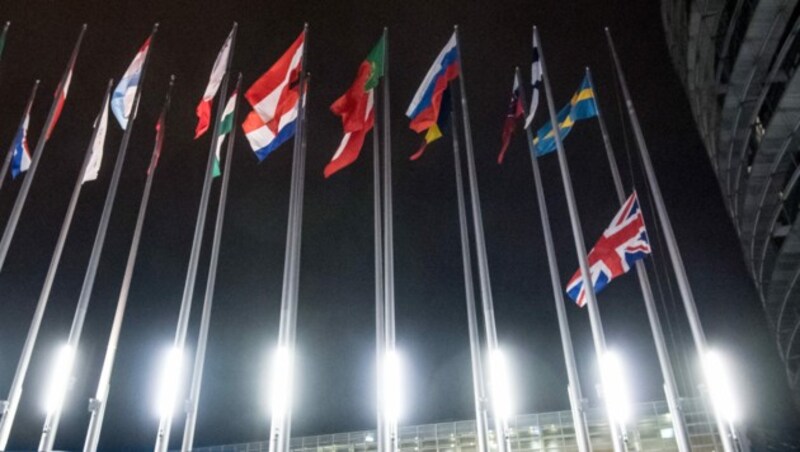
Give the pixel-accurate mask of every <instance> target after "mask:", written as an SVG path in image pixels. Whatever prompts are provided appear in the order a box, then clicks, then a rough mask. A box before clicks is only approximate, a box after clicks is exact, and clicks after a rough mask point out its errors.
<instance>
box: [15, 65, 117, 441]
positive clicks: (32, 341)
mask: <svg viewBox="0 0 800 452" xmlns="http://www.w3.org/2000/svg"><path fill="white" fill-rule="evenodd" d="M111 83H112V82H111V81H110V80H109V82H108V88H107V89H106V94H105V96H104V97H103V106H104V107H108V105H107V104H106V101H108V93H109V91H110V89H111ZM35 92H36V85H34V90H33V93H32V94H35ZM32 99H33V98H31V100H32ZM102 115H103V111H102V110H101V111H100V113H99V114H98V115H97V119H96V120H95V123H94V126H93V129H92V136H91V138H90V140H89V145H88V146H87V148H86V153H85V155H84V158H83V163H81V167H80V170H79V171H78V178H77V180H76V181H75V186H74V187H73V189H72V195H71V196H70V200H69V205H68V206H67V212H66V213H65V214H64V221H63V222H62V225H61V231H60V232H59V234H58V240H57V242H56V247H55V251H53V256H52V257H51V259H50V266H49V267H48V269H47V276H45V280H44V285H43V287H42V291H41V293H40V295H39V301H38V302H37V303H36V310H35V311H34V313H33V319H32V320H31V326H30V328H29V329H28V335H27V337H26V338H25V344H24V345H23V347H22V353H21V355H20V359H19V362H18V363H17V370H16V372H15V373H14V379H13V380H12V382H11V389H10V390H9V395H8V401H7V402H5V403H6V413H5V416H4V417H3V419H2V421H1V422H2V423H0V450H5V449H6V445H7V443H8V437H9V435H10V434H11V427H12V424H13V423H14V418H15V417H16V414H17V409H18V408H19V400H20V398H21V396H22V389H23V383H24V382H25V377H26V375H27V374H28V367H29V365H30V361H31V356H32V355H33V348H34V346H35V345H36V340H37V338H38V337H39V329H40V328H41V325H42V318H43V317H44V311H45V309H46V308H47V302H48V301H49V299H50V290H51V289H52V287H53V281H54V280H55V277H56V270H58V264H59V262H60V261H61V254H62V252H63V251H64V244H65V243H66V241H67V235H68V234H69V229H70V226H71V225H72V217H73V215H74V213H75V208H76V206H77V204H78V197H79V196H80V193H81V188H82V186H83V176H84V174H85V173H86V168H87V167H88V166H89V161H90V160H91V156H92V146H93V144H94V141H95V137H96V136H97V128H98V124H99V121H100V118H101V117H102Z"/></svg>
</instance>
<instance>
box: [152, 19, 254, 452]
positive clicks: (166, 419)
mask: <svg viewBox="0 0 800 452" xmlns="http://www.w3.org/2000/svg"><path fill="white" fill-rule="evenodd" d="M237 28H238V25H237V24H236V22H234V24H233V30H232V31H231V47H230V53H228V61H227V63H226V64H225V76H224V77H223V78H222V83H221V85H220V91H219V92H220V93H227V92H228V79H229V78H230V69H231V62H232V61H233V51H234V48H235V46H236V30H237ZM225 102H226V99H225V98H224V96H223V95H222V94H220V96H219V99H218V100H217V112H216V116H215V119H214V131H213V133H212V134H211V145H210V146H209V150H208V158H207V159H206V170H205V176H204V177H203V191H202V193H201V195H200V206H199V210H198V213H197V221H196V222H195V226H194V237H193V238H192V250H191V253H190V254H189V268H188V269H187V272H186V282H185V284H184V286H183V297H182V298H181V306H180V311H179V312H178V322H177V326H176V328H175V340H174V344H173V348H174V350H177V353H178V355H179V356H180V357H181V363H182V362H183V355H184V346H185V344H186V334H187V330H188V329H189V314H190V313H191V310H192V298H193V296H194V286H195V281H196V279H197V267H198V265H199V263H200V262H199V261H200V249H201V247H202V245H203V231H204V229H205V225H206V215H207V213H208V199H209V197H210V194H211V181H212V179H213V175H212V172H213V171H212V170H213V168H214V158H215V156H216V154H215V150H216V146H217V139H218V138H219V126H220V120H221V119H222V113H223V110H224V108H225V107H224V105H225ZM182 367H183V365H182V364H181V366H178V368H179V370H178V371H179V372H180V369H181V368H182ZM172 377H176V376H174V375H173V376H172ZM170 396H171V395H170ZM176 396H177V395H176ZM172 415H173V413H172V412H165V413H161V419H160V421H159V425H158V433H157V435H156V443H155V446H154V451H155V452H166V450H167V449H168V448H169V436H170V431H171V429H172Z"/></svg>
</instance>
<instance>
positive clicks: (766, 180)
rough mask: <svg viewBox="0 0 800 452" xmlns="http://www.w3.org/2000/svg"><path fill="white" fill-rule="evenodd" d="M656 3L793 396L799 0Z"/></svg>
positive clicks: (799, 237)
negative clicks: (659, 6) (659, 8)
mask: <svg viewBox="0 0 800 452" xmlns="http://www.w3.org/2000/svg"><path fill="white" fill-rule="evenodd" d="M661 7H662V18H663V21H664V28H665V30H666V37H667V44H668V46H669V50H670V54H671V56H672V60H673V62H674V65H675V68H676V69H677V72H678V75H679V76H680V78H681V80H682V82H683V85H684V87H685V89H686V93H687V95H688V97H689V102H690V104H691V109H692V113H693V115H694V120H695V123H696V124H697V128H698V129H699V131H700V135H701V137H702V140H703V142H704V143H705V147H706V150H707V151H708V156H709V159H710V160H711V164H712V166H713V169H714V171H715V172H716V175H717V179H718V182H719V186H720V188H721V190H722V194H723V197H724V199H725V204H726V208H727V211H728V214H729V215H730V218H731V221H732V222H733V224H734V226H735V228H736V232H737V234H738V236H739V241H740V244H741V247H742V253H744V258H745V262H746V265H747V268H748V270H749V272H750V275H751V276H752V278H753V282H754V283H755V286H756V288H757V289H758V294H759V296H760V298H761V303H762V305H763V307H764V311H765V312H766V315H767V319H768V321H769V324H770V326H771V328H772V334H774V337H775V342H776V344H777V348H778V352H779V353H780V356H781V359H782V360H783V362H784V364H785V366H786V375H787V377H788V379H789V385H790V387H791V389H792V392H793V394H794V398H795V403H796V404H797V405H798V406H800V222H798V215H797V214H798V210H799V209H798V208H799V207H800V141H799V140H800V72H799V71H797V69H798V65H800V36H798V31H800V20H798V19H799V18H800V17H799V16H800V2H798V1H797V0H662V2H661Z"/></svg>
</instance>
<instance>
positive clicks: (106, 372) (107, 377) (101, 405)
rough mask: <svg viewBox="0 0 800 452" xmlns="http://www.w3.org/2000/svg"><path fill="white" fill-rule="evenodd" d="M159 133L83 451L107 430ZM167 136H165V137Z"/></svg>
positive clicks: (166, 101) (92, 446)
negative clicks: (124, 321) (109, 395)
mask: <svg viewBox="0 0 800 452" xmlns="http://www.w3.org/2000/svg"><path fill="white" fill-rule="evenodd" d="M174 84H175V76H174V75H173V76H171V77H170V81H169V87H168V88H167V95H166V98H165V99H164V106H163V107H162V110H161V115H162V116H161V117H162V118H163V117H164V116H165V115H166V112H167V110H168V109H169V105H170V96H171V93H172V86H173V85H174ZM158 133H161V134H163V133H164V132H163V131H161V132H157V135H156V143H155V144H154V146H153V154H152V156H151V157H150V166H149V167H148V168H149V169H148V172H147V179H146V180H145V184H144V190H143V192H142V200H141V202H140V203H139V213H138V215H137V217H136V226H135V228H134V230H133V238H132V239H131V247H130V251H128V260H127V263H126V265H125V274H124V276H123V277H122V287H121V288H120V293H119V299H118V300H117V308H116V311H115V312H114V321H113V323H112V325H111V333H110V334H109V338H108V345H107V347H106V354H105V358H104V359H103V367H102V370H101V371H100V380H99V382H98V384H97V392H96V395H95V396H94V398H92V399H90V400H89V411H90V412H91V413H92V414H91V418H90V419H89V427H88V428H87V430H86V440H85V443H84V446H83V452H95V451H96V450H97V445H98V443H99V441H100V431H101V430H102V428H103V419H104V418H105V413H106V406H107V405H108V393H109V391H110V389H111V388H110V386H111V373H112V371H113V369H114V360H115V358H116V354H117V344H118V343H119V335H120V331H121V330H122V321H123V318H124V316H125V308H126V306H127V304H128V293H129V291H130V287H131V279H132V278H133V269H134V267H135V266H136V257H137V254H138V252H139V242H140V240H141V237H142V228H143V226H144V219H145V215H146V213H147V205H148V203H149V201H150V189H151V188H152V186H153V176H154V175H155V168H156V166H155V163H156V161H157V160H158V154H159V153H160V152H161V145H162V143H161V142H160V141H159V140H160V139H159V135H158ZM162 136H163V135H162Z"/></svg>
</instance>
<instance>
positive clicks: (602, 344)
mask: <svg viewBox="0 0 800 452" xmlns="http://www.w3.org/2000/svg"><path fill="white" fill-rule="evenodd" d="M533 32H534V33H535V34H536V37H537V38H538V42H539V45H540V47H539V58H540V61H541V64H542V81H543V83H544V90H545V94H546V95H547V109H548V111H549V113H550V123H551V124H552V125H553V130H554V131H555V132H556V133H554V134H553V136H554V137H555V141H556V148H557V150H558V163H559V167H560V168H561V179H562V181H563V183H564V191H565V192H566V195H567V207H568V208H569V219H570V223H571V226H572V236H573V238H574V239H575V252H576V253H577V255H578V263H579V264H580V269H581V280H582V282H583V290H584V292H585V294H586V304H587V307H588V309H589V321H590V324H591V328H592V337H593V339H594V348H595V353H596V355H597V363H598V366H600V368H601V374H602V363H603V362H604V360H605V355H606V338H605V334H604V333H603V326H602V321H601V319H600V311H599V310H598V309H597V298H596V297H595V292H594V285H593V284H592V276H591V273H590V270H589V259H588V257H587V254H586V245H585V242H584V239H583V231H582V230H581V221H580V217H579V216H578V207H577V203H576V202H575V193H573V191H572V178H571V177H570V174H569V166H568V164H567V155H566V152H565V151H564V143H563V142H562V141H561V134H560V133H558V129H559V123H558V117H557V115H556V107H555V103H554V102H553V92H552V91H551V90H550V77H549V76H548V74H547V65H546V64H545V57H544V51H543V47H544V46H542V45H541V43H542V40H541V38H540V37H539V30H537V28H536V27H533ZM602 380H603V378H602V377H601V381H602ZM606 386H607V383H606V382H605V381H603V387H606ZM606 411H608V404H606ZM608 424H609V427H610V429H611V440H612V443H613V444H614V451H615V452H622V451H624V450H625V445H624V444H623V440H622V435H621V432H620V426H618V425H616V422H615V421H614V419H613V418H612V417H611V416H608Z"/></svg>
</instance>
